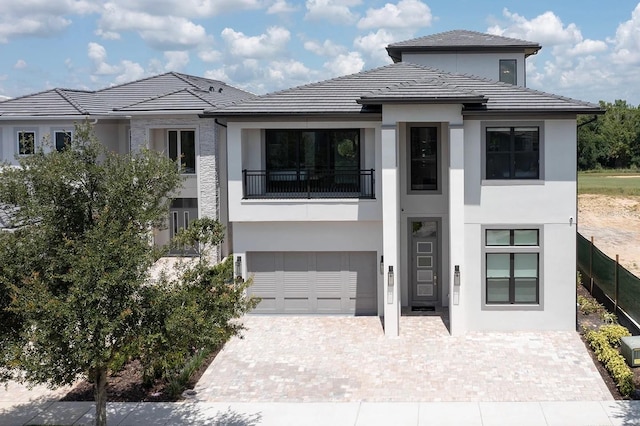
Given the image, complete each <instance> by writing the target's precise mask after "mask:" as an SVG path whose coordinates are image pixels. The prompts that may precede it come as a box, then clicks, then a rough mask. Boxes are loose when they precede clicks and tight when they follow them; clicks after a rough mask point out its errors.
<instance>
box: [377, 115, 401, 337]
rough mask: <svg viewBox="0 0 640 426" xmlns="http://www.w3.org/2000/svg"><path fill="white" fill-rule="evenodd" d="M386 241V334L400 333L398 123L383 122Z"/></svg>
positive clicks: (383, 203) (383, 214)
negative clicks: (391, 276)
mask: <svg viewBox="0 0 640 426" xmlns="http://www.w3.org/2000/svg"><path fill="white" fill-rule="evenodd" d="M381 155H382V244H383V253H384V277H383V286H384V290H383V294H384V334H385V335H386V336H387V337H395V336H398V333H399V323H400V291H399V288H400V279H401V273H400V255H399V250H398V248H399V244H398V242H399V233H398V231H399V229H400V226H399V225H400V215H399V214H398V211H399V208H400V207H399V206H400V204H399V203H400V198H399V193H398V188H399V182H398V142H397V136H396V124H395V123H394V124H386V125H385V124H383V125H382V149H381ZM390 268H393V276H394V279H393V285H389V284H390V282H389V270H390Z"/></svg>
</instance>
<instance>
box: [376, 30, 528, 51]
mask: <svg viewBox="0 0 640 426" xmlns="http://www.w3.org/2000/svg"><path fill="white" fill-rule="evenodd" d="M456 33H458V34H460V33H464V34H473V35H477V36H483V37H486V36H491V37H499V38H501V39H504V40H509V41H513V42H518V43H523V44H530V45H532V47H533V46H539V43H537V42H533V41H529V40H524V39H519V38H515V37H507V36H503V35H501V34H491V33H483V32H480V31H472V30H461V29H453V30H448V31H442V32H439V33H434V34H429V35H424V36H420V37H414V38H411V39H408V40H402V41H397V42H395V43H389V44H388V45H387V47H403V46H402V45H404V44H408V43H411V42H414V41H418V40H429V39H433V38H436V37H438V36H444V35H454V34H456Z"/></svg>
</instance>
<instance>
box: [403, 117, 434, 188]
mask: <svg viewBox="0 0 640 426" xmlns="http://www.w3.org/2000/svg"><path fill="white" fill-rule="evenodd" d="M409 151H410V153H409V154H410V158H409V162H410V168H411V171H410V172H409V173H410V180H411V186H410V189H411V191H436V190H438V129H437V127H411V130H410V147H409Z"/></svg>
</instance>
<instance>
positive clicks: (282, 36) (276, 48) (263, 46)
mask: <svg viewBox="0 0 640 426" xmlns="http://www.w3.org/2000/svg"><path fill="white" fill-rule="evenodd" d="M221 35H222V39H223V40H224V41H225V42H226V44H227V47H228V49H229V53H230V54H231V55H233V56H240V57H245V58H271V57H273V56H274V55H276V54H278V53H280V52H282V51H284V48H285V46H286V44H287V43H288V42H289V39H290V38H291V34H290V33H289V31H288V30H287V29H286V28H283V27H270V28H267V32H266V33H265V34H261V35H259V36H245V35H244V34H243V33H241V32H237V31H234V30H233V29H231V28H225V29H224V30H222V33H221Z"/></svg>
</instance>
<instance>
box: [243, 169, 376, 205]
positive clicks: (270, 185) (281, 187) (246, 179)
mask: <svg viewBox="0 0 640 426" xmlns="http://www.w3.org/2000/svg"><path fill="white" fill-rule="evenodd" d="M242 189H243V197H244V198H245V199H260V198H264V199H289V198H369V199H374V198H375V170H374V169H369V170H322V171H316V170H246V169H245V170H243V171H242Z"/></svg>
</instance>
